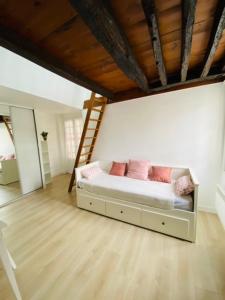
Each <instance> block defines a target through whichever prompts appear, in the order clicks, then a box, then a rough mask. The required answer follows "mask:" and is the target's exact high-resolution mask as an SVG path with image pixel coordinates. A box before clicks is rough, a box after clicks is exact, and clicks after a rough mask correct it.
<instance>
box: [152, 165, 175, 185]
mask: <svg viewBox="0 0 225 300" xmlns="http://www.w3.org/2000/svg"><path fill="white" fill-rule="evenodd" d="M171 172H172V169H171V168H167V167H152V169H151V173H150V175H149V177H150V180H153V181H160V182H166V183H171Z"/></svg>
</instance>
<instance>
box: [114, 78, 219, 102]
mask: <svg viewBox="0 0 225 300" xmlns="http://www.w3.org/2000/svg"><path fill="white" fill-rule="evenodd" d="M223 80H225V73H220V74H214V75H209V76H207V77H204V78H193V79H189V80H186V81H184V82H174V83H171V84H168V85H167V86H158V87H155V88H152V89H151V92H150V93H149V94H148V95H146V94H145V93H143V92H142V91H141V90H140V89H132V90H128V91H123V92H119V93H116V94H115V95H114V97H113V99H111V100H109V102H108V103H116V102H121V101H126V100H131V99H135V98H140V97H145V96H152V95H156V94H160V93H165V92H170V91H175V90H179V89H185V88H190V87H195V86H200V85H205V84H211V83H216V82H221V81H223Z"/></svg>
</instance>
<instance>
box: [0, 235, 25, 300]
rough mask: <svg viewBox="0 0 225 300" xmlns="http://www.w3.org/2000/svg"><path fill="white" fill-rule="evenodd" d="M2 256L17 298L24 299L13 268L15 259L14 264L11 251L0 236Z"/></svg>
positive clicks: (0, 254) (0, 253) (0, 255)
mask: <svg viewBox="0 0 225 300" xmlns="http://www.w3.org/2000/svg"><path fill="white" fill-rule="evenodd" d="M0 257H1V259H2V263H3V266H4V269H5V271H6V274H7V276H8V279H9V282H10V284H11V286H12V289H13V292H14V294H15V296H16V299H17V300H22V298H21V295H20V291H19V288H18V286H17V282H16V277H15V274H14V271H13V269H12V267H13V266H15V263H14V261H13V260H12V261H13V264H12V261H11V259H10V257H11V255H10V254H9V252H8V250H7V248H6V246H5V245H4V243H3V240H2V239H1V238H0Z"/></svg>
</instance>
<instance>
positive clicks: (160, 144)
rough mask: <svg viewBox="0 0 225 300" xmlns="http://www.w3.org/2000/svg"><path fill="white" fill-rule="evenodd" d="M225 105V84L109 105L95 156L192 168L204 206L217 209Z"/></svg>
mask: <svg viewBox="0 0 225 300" xmlns="http://www.w3.org/2000/svg"><path fill="white" fill-rule="evenodd" d="M224 108H225V106H224V85H223V83H217V84H212V85H207V86H201V87H196V88H189V89H185V90H179V91H175V92H169V93H165V94H159V95H155V96H151V97H144V98H142V99H136V100H130V101H125V102H120V103H117V104H111V105H108V106H107V108H106V111H105V115H104V119H103V123H102V126H101V128H100V132H99V136H98V140H97V144H96V148H95V152H94V155H93V159H103V160H112V159H114V160H123V159H129V158H140V159H149V160H150V161H152V162H155V163H163V164H167V163H168V164H174V165H187V166H189V167H192V168H193V170H194V171H195V173H196V175H197V176H198V179H199V181H200V189H199V206H201V207H203V208H205V209H208V210H215V195H216V184H217V183H218V182H219V178H220V174H221V160H222V144H223V134H224V132H223V127H224Z"/></svg>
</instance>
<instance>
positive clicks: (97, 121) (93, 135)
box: [68, 93, 107, 193]
mask: <svg viewBox="0 0 225 300" xmlns="http://www.w3.org/2000/svg"><path fill="white" fill-rule="evenodd" d="M106 104H107V98H105V97H96V95H95V93H92V94H91V99H90V100H89V101H86V102H85V105H84V108H87V109H88V110H87V114H86V118H85V122H84V128H83V132H82V136H81V140H80V144H79V148H78V151H77V156H76V160H75V163H74V168H73V172H72V175H71V179H70V184H69V189H68V192H69V193H70V192H71V191H72V189H73V186H74V181H75V169H76V168H77V167H78V166H80V165H85V164H88V163H89V162H90V160H91V157H92V153H93V150H94V146H95V143H96V139H97V136H98V132H99V128H100V125H101V121H102V117H103V114H104V110H105V106H106ZM93 115H94V116H93Z"/></svg>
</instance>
